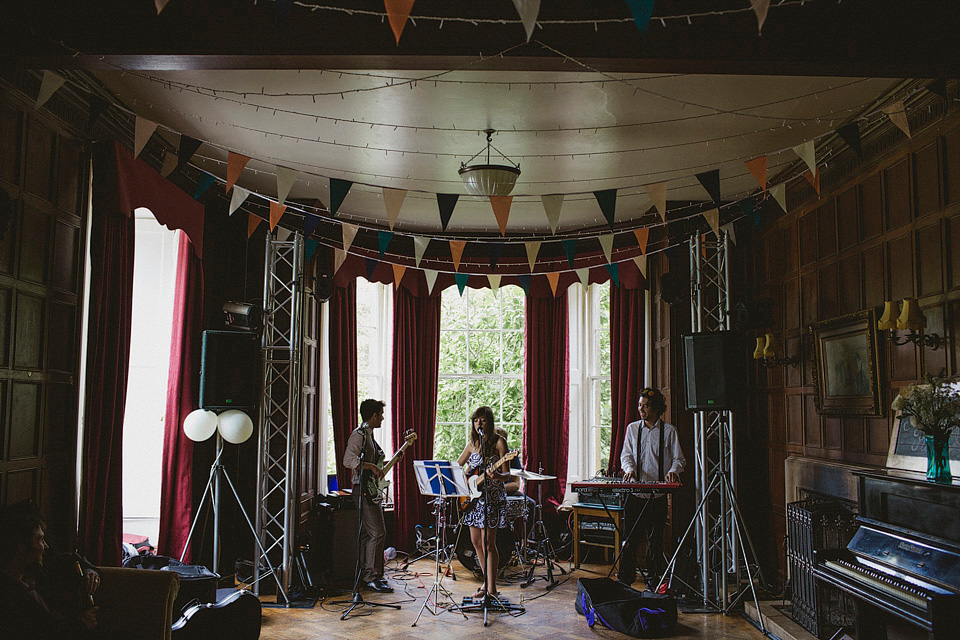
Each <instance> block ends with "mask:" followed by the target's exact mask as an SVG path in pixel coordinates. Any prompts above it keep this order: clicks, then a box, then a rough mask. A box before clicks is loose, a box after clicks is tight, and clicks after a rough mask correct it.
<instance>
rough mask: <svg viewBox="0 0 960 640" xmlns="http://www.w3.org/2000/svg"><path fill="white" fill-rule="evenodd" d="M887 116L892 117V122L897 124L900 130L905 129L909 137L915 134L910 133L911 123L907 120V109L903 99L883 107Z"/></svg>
mask: <svg viewBox="0 0 960 640" xmlns="http://www.w3.org/2000/svg"><path fill="white" fill-rule="evenodd" d="M881 111H883V112H884V113H885V114H887V117H888V118H890V122H892V123H893V124H895V125H897V128H898V129H900V131H903V132H904V133H905V134H906V135H907V137H908V138H912V137H913V136H912V135H911V134H910V123H909V122H908V121H907V109H906V107H904V106H903V101H902V100H897V101H896V102H893V103H891V104H888V105H887V106H885V107H884V108H882V109H881Z"/></svg>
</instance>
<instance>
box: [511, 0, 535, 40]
mask: <svg viewBox="0 0 960 640" xmlns="http://www.w3.org/2000/svg"><path fill="white" fill-rule="evenodd" d="M513 6H514V7H516V8H517V14H518V15H519V16H520V22H522V23H523V29H524V31H526V32H527V42H530V36H532V35H533V30H534V28H535V27H536V26H537V15H538V14H539V13H540V0H513Z"/></svg>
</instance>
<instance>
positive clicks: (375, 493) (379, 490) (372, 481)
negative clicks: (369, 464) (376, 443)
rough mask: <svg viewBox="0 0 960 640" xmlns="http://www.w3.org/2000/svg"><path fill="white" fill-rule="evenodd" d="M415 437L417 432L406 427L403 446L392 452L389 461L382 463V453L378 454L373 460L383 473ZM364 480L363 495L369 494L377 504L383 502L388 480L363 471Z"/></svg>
mask: <svg viewBox="0 0 960 640" xmlns="http://www.w3.org/2000/svg"><path fill="white" fill-rule="evenodd" d="M416 439H417V434H416V433H415V432H414V431H413V429H408V430H407V432H406V433H405V434H403V440H404V442H403V446H401V447H400V448H399V449H398V450H397V452H396V453H394V454H393V457H392V458H390V461H389V462H387V463H386V464H384V463H383V458H384V456H383V454H380V456H379V458H378V459H377V460H376V461H375V462H374V464H376V465H377V467H379V468H380V470H381V471H383V475H387V472H388V471H390V469H393V465H395V464H397V462H399V461H400V458H401V457H402V456H403V452H404V451H406V450H407V447H409V446H410V445H411V444H413V441H414V440H416ZM364 475H365V477H366V481H365V482H364V487H363V493H364V495H367V496H369V497H370V498H372V499H373V501H374V502H375V503H377V504H383V501H384V500H386V499H387V491H388V490H389V489H390V481H389V480H387V479H386V478H383V479H381V480H377V477H376V476H375V475H374V474H372V473H370V472H369V471H367V472H365V473H364Z"/></svg>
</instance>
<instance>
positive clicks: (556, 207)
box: [540, 193, 563, 235]
mask: <svg viewBox="0 0 960 640" xmlns="http://www.w3.org/2000/svg"><path fill="white" fill-rule="evenodd" d="M540 202H542V203H543V210H544V212H546V214H547V222H548V223H549V224H550V233H552V234H554V235H556V234H557V227H559V226H560V208H561V207H562V206H563V194H562V193H561V194H557V195H552V196H540Z"/></svg>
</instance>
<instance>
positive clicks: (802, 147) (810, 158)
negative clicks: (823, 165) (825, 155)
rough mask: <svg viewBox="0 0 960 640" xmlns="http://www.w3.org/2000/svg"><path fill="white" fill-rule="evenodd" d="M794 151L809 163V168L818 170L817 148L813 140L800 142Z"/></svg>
mask: <svg viewBox="0 0 960 640" xmlns="http://www.w3.org/2000/svg"><path fill="white" fill-rule="evenodd" d="M793 152H794V153H795V154H797V155H798V156H799V157H800V159H801V160H803V161H804V162H805V163H806V164H807V169H810V171H816V170H817V150H816V146H815V144H814V142H813V140H807V141H806V142H804V143H802V144H798V145H797V146H795V147H794V148H793Z"/></svg>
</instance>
